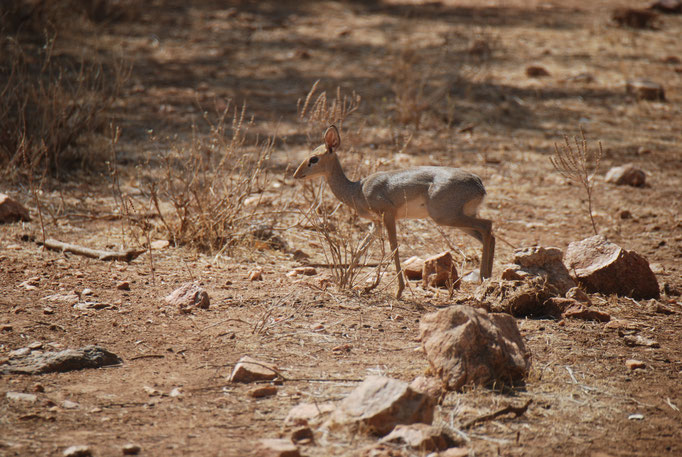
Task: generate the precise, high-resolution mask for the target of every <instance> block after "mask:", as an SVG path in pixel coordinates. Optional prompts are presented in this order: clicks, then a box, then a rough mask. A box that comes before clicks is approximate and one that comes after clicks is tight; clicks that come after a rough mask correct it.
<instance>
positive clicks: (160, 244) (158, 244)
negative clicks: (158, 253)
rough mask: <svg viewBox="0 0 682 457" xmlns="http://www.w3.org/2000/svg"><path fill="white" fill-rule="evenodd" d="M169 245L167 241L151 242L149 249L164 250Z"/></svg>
mask: <svg viewBox="0 0 682 457" xmlns="http://www.w3.org/2000/svg"><path fill="white" fill-rule="evenodd" d="M169 245H170V243H169V242H168V240H156V241H152V244H151V247H152V249H156V250H161V249H166V248H167V247H168V246H169Z"/></svg>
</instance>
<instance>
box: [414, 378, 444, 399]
mask: <svg viewBox="0 0 682 457" xmlns="http://www.w3.org/2000/svg"><path fill="white" fill-rule="evenodd" d="M410 388H411V389H412V390H414V391H415V392H421V393H423V394H426V395H428V396H430V397H431V398H433V399H436V400H438V399H440V397H441V396H442V395H443V394H444V393H445V390H444V389H443V383H442V381H441V380H440V379H439V378H436V377H434V376H417V377H416V378H414V380H413V381H412V382H411V383H410Z"/></svg>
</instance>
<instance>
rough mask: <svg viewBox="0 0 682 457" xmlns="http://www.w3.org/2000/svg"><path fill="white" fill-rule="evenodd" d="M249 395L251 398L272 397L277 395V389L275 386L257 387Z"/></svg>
mask: <svg viewBox="0 0 682 457" xmlns="http://www.w3.org/2000/svg"><path fill="white" fill-rule="evenodd" d="M248 395H249V397H252V398H264V397H272V396H273V395H277V387H275V386H260V387H256V388H254V389H251V390H249V393H248Z"/></svg>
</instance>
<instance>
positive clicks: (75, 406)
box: [62, 400, 81, 409]
mask: <svg viewBox="0 0 682 457" xmlns="http://www.w3.org/2000/svg"><path fill="white" fill-rule="evenodd" d="M80 406H81V405H79V404H78V403H76V402H75V401H71V400H64V401H63V402H62V408H64V409H78V408H80Z"/></svg>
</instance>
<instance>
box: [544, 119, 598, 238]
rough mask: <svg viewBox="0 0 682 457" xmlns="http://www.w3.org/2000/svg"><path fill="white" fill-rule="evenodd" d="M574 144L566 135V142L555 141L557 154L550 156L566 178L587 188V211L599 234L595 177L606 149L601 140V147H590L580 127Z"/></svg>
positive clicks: (556, 168) (593, 228)
mask: <svg viewBox="0 0 682 457" xmlns="http://www.w3.org/2000/svg"><path fill="white" fill-rule="evenodd" d="M573 144H574V145H575V147H574V146H573V145H571V142H570V141H569V139H568V136H567V135H564V144H562V145H558V144H557V143H554V151H555V154H554V156H553V157H550V160H551V161H552V165H553V166H554V169H555V170H556V171H558V172H559V173H560V174H561V175H562V176H563V177H564V178H566V179H568V180H569V181H572V182H575V183H577V184H579V185H581V186H582V187H583V189H585V193H586V194H587V212H588V214H589V216H590V222H591V223H592V230H594V234H595V235H597V234H598V231H597V224H596V223H595V222H594V213H593V205H594V177H595V176H596V175H597V172H598V171H599V164H600V162H601V158H602V155H603V153H604V151H603V150H602V146H601V142H598V145H599V147H598V148H596V149H591V148H590V147H588V144H587V139H585V133H584V132H583V129H582V128H581V129H580V138H578V137H577V136H576V137H574V138H573Z"/></svg>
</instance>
